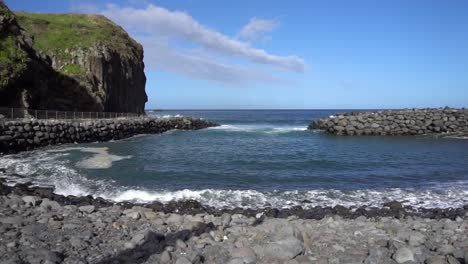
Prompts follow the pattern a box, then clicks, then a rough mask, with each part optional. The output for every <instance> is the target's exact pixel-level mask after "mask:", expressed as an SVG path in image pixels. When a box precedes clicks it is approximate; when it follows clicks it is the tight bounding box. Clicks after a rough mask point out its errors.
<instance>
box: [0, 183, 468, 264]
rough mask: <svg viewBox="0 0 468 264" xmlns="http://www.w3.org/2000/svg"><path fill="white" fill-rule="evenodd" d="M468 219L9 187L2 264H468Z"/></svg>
mask: <svg viewBox="0 0 468 264" xmlns="http://www.w3.org/2000/svg"><path fill="white" fill-rule="evenodd" d="M192 205H193V204H192ZM393 206H396V207H398V205H396V204H394V205H393ZM188 207H192V208H193V206H191V205H188ZM467 218H468V213H467V214H465V215H463V216H457V217H455V218H454V219H448V218H441V219H431V218H422V217H418V216H404V217H401V218H395V217H378V216H377V217H365V216H360V217H357V218H354V219H349V218H343V217H341V216H340V215H338V214H334V215H332V214H330V215H326V216H325V217H323V218H321V219H319V220H315V219H300V218H298V217H297V216H295V215H292V216H289V217H287V218H272V217H269V216H266V215H265V214H256V215H250V216H249V215H246V214H239V213H235V212H224V213H220V214H210V213H207V212H198V213H196V212H193V213H192V214H184V213H183V212H164V211H162V210H158V209H157V208H152V207H151V206H141V205H133V204H110V203H107V202H105V201H103V200H99V199H91V198H89V197H81V198H78V197H75V198H73V197H59V196H56V195H55V196H54V194H53V193H51V192H49V191H48V190H47V189H40V188H36V189H33V188H27V187H25V186H22V187H16V188H12V187H8V186H5V185H2V184H1V182H0V233H1V234H2V235H1V236H0V263H67V264H77V263H83V264H87V263H94V264H105V263H109V264H110V263H147V264H149V263H175V264H189V263H229V264H237V263H287V264H298V263H329V264H332V263H379V264H380V263H388V264H390V263H391V264H394V263H429V264H430V263H432V264H434V263H441V264H457V263H458V264H463V263H468V220H467Z"/></svg>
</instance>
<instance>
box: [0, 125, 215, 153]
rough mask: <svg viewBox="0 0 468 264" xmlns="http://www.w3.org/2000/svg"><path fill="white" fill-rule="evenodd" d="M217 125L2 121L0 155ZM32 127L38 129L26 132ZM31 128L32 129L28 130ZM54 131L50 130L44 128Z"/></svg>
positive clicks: (0, 127) (0, 126)
mask: <svg viewBox="0 0 468 264" xmlns="http://www.w3.org/2000/svg"><path fill="white" fill-rule="evenodd" d="M212 126H218V124H215V123H212V122H210V121H207V120H204V119H198V118H191V117H170V118H150V117H141V118H130V119H126V118H119V119H98V120H94V121H91V120H79V121H76V120H75V121H65V120H30V119H22V120H16V121H3V120H0V154H2V153H3V154H5V153H16V152H18V151H24V150H31V149H34V148H38V147H43V146H47V145H56V144H64V143H87V142H96V141H109V140H117V139H123V138H128V137H131V136H135V135H138V134H159V133H163V132H166V131H168V130H172V129H181V130H196V129H203V128H207V127H212ZM30 127H32V129H33V130H34V131H35V132H33V131H31V132H28V133H14V135H13V136H9V135H10V134H11V133H12V131H20V130H23V131H25V130H26V129H28V128H30ZM28 130H29V129H28ZM47 130H50V131H55V133H53V136H51V135H52V133H47V132H41V131H47Z"/></svg>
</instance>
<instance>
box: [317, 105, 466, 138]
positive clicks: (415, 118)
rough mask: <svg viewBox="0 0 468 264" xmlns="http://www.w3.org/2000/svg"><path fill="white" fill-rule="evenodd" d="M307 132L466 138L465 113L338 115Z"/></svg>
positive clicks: (412, 111)
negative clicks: (313, 130) (318, 130)
mask: <svg viewBox="0 0 468 264" xmlns="http://www.w3.org/2000/svg"><path fill="white" fill-rule="evenodd" d="M308 129H309V130H312V129H321V130H324V131H326V132H328V133H331V134H336V135H349V136H352V135H381V136H384V135H392V136H396V135H445V136H467V135H468V109H465V108H461V109H455V108H448V107H445V108H425V109H403V110H382V111H367V112H348V113H338V114H337V115H336V116H330V117H328V118H322V119H317V120H314V121H313V122H312V123H311V124H310V125H309V127H308Z"/></svg>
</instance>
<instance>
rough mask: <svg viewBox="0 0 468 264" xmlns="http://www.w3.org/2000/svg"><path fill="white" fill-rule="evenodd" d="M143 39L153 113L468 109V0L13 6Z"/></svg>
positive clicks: (13, 1) (131, 0)
mask: <svg viewBox="0 0 468 264" xmlns="http://www.w3.org/2000/svg"><path fill="white" fill-rule="evenodd" d="M6 3H7V4H8V5H9V7H10V8H11V9H13V10H22V11H31V12H53V13H61V12H82V13H102V14H104V15H106V16H107V17H109V18H111V19H112V20H113V21H115V22H116V23H118V24H119V25H121V26H122V27H124V28H125V29H126V30H127V31H128V32H129V33H130V35H131V36H132V37H134V38H135V39H137V40H138V41H139V42H140V43H142V44H143V46H144V49H145V64H146V75H147V79H148V80H147V86H146V90H147V93H148V96H149V100H148V103H147V105H146V107H147V108H163V109H238V108H242V109H247V108H254V109H260V108H262V109H263V108H273V109H279V108H287V109H321V108H333V109H337V108H361V109H362V108H401V107H440V106H446V105H448V106H453V107H467V106H468V16H467V15H466V14H468V1H463V0H452V1H439V0H412V1H408V0H383V1H374V0H372V1H349V0H329V1H306V0H304V1H271V0H270V1H263V0H262V1H255V0H249V1H216V0H212V1H208V0H203V1H202V0H170V1H156V0H153V1H151V0H147V1H146V0H120V1H115V0H114V1H113V0H109V1H77V0H70V1H66V0H57V1H37V0H21V1H18V0H7V1H6Z"/></svg>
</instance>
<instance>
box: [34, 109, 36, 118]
mask: <svg viewBox="0 0 468 264" xmlns="http://www.w3.org/2000/svg"><path fill="white" fill-rule="evenodd" d="M34 115H35V116H36V119H37V110H34Z"/></svg>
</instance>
